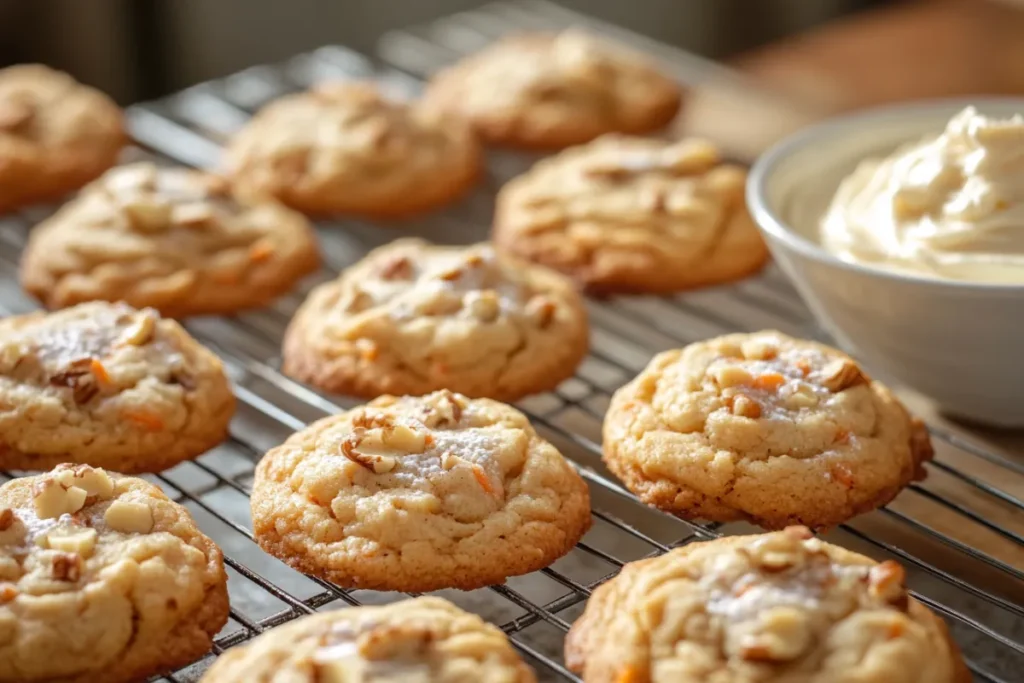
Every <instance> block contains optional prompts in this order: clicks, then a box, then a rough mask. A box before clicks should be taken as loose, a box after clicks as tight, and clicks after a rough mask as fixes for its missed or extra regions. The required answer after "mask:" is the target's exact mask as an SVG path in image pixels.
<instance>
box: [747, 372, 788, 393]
mask: <svg viewBox="0 0 1024 683" xmlns="http://www.w3.org/2000/svg"><path fill="white" fill-rule="evenodd" d="M785 383H786V378H785V377H783V376H782V375H780V374H779V373H777V372H766V373H765V374H763V375H758V376H757V377H755V378H754V382H753V384H754V386H755V387H756V388H758V389H762V390H764V391H776V390H777V389H778V388H779V387H781V386H782V385H783V384H785Z"/></svg>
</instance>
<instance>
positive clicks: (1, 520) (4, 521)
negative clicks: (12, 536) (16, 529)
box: [0, 508, 14, 531]
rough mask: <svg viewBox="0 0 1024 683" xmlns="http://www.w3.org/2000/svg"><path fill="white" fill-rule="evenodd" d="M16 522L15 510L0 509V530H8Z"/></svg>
mask: <svg viewBox="0 0 1024 683" xmlns="http://www.w3.org/2000/svg"><path fill="white" fill-rule="evenodd" d="M13 524H14V510H12V509H11V508H4V509H2V510H0V531H7V530H8V529H10V528H11V526H12V525H13Z"/></svg>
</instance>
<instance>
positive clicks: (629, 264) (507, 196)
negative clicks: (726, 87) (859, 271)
mask: <svg viewBox="0 0 1024 683" xmlns="http://www.w3.org/2000/svg"><path fill="white" fill-rule="evenodd" d="M745 185H746V171H744V170H743V169H742V168H740V167H738V166H734V165H732V164H727V163H723V162H722V159H721V156H720V153H719V151H718V149H717V148H716V147H715V146H714V145H712V144H711V143H709V142H706V141H704V140H697V139H688V140H682V141H678V142H664V141H659V140H647V139H643V138H630V137H623V136H620V135H609V136H605V137H602V138H600V139H598V140H596V141H594V142H592V143H590V144H589V145H584V146H581V147H574V148H572V149H568V150H566V151H564V152H562V153H561V154H559V155H557V156H554V157H550V158H548V159H544V160H542V161H540V162H538V163H537V164H536V165H535V166H534V167H533V168H532V169H531V170H530V171H528V172H527V173H525V174H524V175H522V176H519V177H518V178H515V179H513V180H512V181H510V182H509V183H508V184H506V185H505V186H504V187H503V188H502V189H501V192H500V193H499V195H498V205H497V209H496V212H495V219H494V232H493V239H494V242H495V244H496V245H497V246H498V248H499V249H500V250H501V251H503V252H505V253H511V254H515V255H517V256H520V257H522V258H525V259H528V260H530V261H534V262H536V263H541V264H544V265H546V266H549V267H551V268H554V269H556V270H560V271H562V272H564V273H566V274H567V275H569V276H571V277H572V278H573V279H575V280H576V281H577V282H578V283H580V285H582V286H583V287H586V288H587V289H590V290H594V291H598V292H622V291H626V292H673V291H679V290H684V289H690V288H693V287H702V286H706V285H712V284H719V283H723V282H729V281H732V280H736V279H739V278H742V277H746V276H747V275H750V274H752V273H754V272H756V271H757V270H759V269H760V268H761V267H762V266H763V265H764V263H765V261H766V260H767V258H768V249H767V247H766V246H765V244H764V241H763V240H762V239H761V235H760V233H758V230H757V227H756V226H755V225H754V222H753V220H751V217H750V214H749V213H748V212H747V208H746V202H745V200H744V187H745Z"/></svg>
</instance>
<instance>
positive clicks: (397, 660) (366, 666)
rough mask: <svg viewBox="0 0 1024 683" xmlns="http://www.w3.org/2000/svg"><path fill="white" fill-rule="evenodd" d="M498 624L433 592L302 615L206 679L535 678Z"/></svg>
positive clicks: (432, 682)
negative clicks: (399, 600)
mask: <svg viewBox="0 0 1024 683" xmlns="http://www.w3.org/2000/svg"><path fill="white" fill-rule="evenodd" d="M536 680H537V679H536V678H535V677H534V675H533V672H532V671H530V668H529V667H528V666H526V664H524V663H523V661H522V660H521V659H520V658H519V655H518V654H517V653H516V651H515V649H513V647H512V645H511V644H510V643H509V642H508V638H506V637H505V634H504V633H502V632H501V630H500V629H498V628H496V627H494V626H492V625H491V624H488V623H486V622H485V621H484V620H482V619H481V618H480V617H478V616H476V615H475V614H468V613H467V612H463V611H462V610H460V609H459V608H458V607H456V606H455V605H453V604H451V603H450V602H448V601H447V600H442V599H441V598H435V597H423V598H415V599H412V600H402V601H401V602H395V603H392V604H390V605H374V606H366V607H347V608H344V609H339V610H336V611H333V612H327V613H326V614H316V615H312V616H308V617H303V618H302V619H299V620H297V621H293V622H291V623H289V624H285V625H284V626H280V627H278V628H275V629H273V630H272V631H270V632H269V633H264V634H263V635H262V636H260V637H259V638H257V639H256V640H254V641H252V642H251V643H248V644H246V645H242V646H239V647H236V648H233V649H231V650H229V651H228V652H227V653H225V654H224V655H222V656H221V657H220V658H219V659H218V660H217V662H215V663H214V665H213V667H211V668H210V670H209V671H207V672H206V675H205V676H204V677H203V678H202V681H201V683H270V682H271V681H281V682H282V683H284V682H285V681H294V682H295V683H299V682H300V681H318V682H320V681H322V682H323V683H347V682H350V681H351V682H352V683H359V682H362V681H374V682H379V683H390V682H394V683H398V682H400V681H405V682H407V683H470V682H471V681H472V682H476V681H480V682H481V683H482V682H483V681H486V682H487V683H535V681H536Z"/></svg>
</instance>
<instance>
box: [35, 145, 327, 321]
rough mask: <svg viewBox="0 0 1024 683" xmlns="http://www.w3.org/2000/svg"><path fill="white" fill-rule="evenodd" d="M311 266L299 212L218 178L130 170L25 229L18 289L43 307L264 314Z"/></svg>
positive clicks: (312, 241) (308, 233) (307, 232)
mask: <svg viewBox="0 0 1024 683" xmlns="http://www.w3.org/2000/svg"><path fill="white" fill-rule="evenodd" d="M319 264H320V258H319V254H318V251H317V245H316V236H315V235H314V233H313V229H312V227H311V226H310V225H309V222H308V221H307V220H306V219H305V217H303V216H302V215H301V214H299V213H297V212H295V211H292V210H290V209H287V208H285V207H284V206H283V205H281V204H279V203H277V202H276V201H274V200H272V199H269V198H266V199H261V200H258V201H250V200H247V199H244V198H241V197H239V196H236V195H233V194H232V193H231V191H230V188H229V186H228V183H227V181H226V180H224V179H223V178H220V177H218V176H214V175H211V174H208V173H204V172H201V171H192V170H188V169H184V168H158V167H156V166H154V165H153V164H150V163H137V164H131V165H128V166H121V167H119V168H115V169H113V170H111V171H109V172H108V173H106V174H105V175H104V176H103V177H102V178H100V179H99V180H98V181H96V182H95V183H93V184H91V185H89V187H87V188H86V189H85V190H84V191H83V192H82V193H81V194H80V195H79V196H78V197H77V198H76V199H74V200H73V201H72V202H71V203H69V204H68V205H66V206H65V207H64V208H62V209H61V210H60V211H58V212H57V213H56V214H55V215H54V216H52V217H51V218H50V219H49V220H47V221H45V222H43V223H42V224H41V225H39V226H37V227H36V228H35V229H34V230H33V231H32V233H31V237H30V238H29V243H28V246H27V248H26V249H25V252H24V254H23V256H22V263H21V283H22V286H23V287H24V288H25V289H26V290H27V291H28V292H30V293H31V294H33V295H34V296H36V297H37V298H38V299H39V300H40V301H42V302H43V304H44V305H46V306H47V307H48V308H63V307H66V306H72V305H74V304H77V303H82V302H85V301H96V300H102V301H125V302H127V303H129V304H131V305H133V306H136V307H139V308H142V307H146V306H150V307H153V308H156V309H158V310H160V311H161V312H162V313H163V314H164V315H167V316H170V317H185V316H190V315H207V314H218V313H219V314H224V313H232V312H235V311H238V310H241V309H246V308H255V307H258V306H263V305H265V304H267V303H269V302H271V301H273V300H274V299H275V298H277V297H278V296H280V295H281V294H284V293H285V292H287V291H288V290H290V289H291V288H292V287H294V286H295V284H296V283H297V282H298V280H299V279H300V278H302V277H303V276H305V275H307V274H309V273H311V272H313V271H314V270H316V269H317V268H318V267H319Z"/></svg>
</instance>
